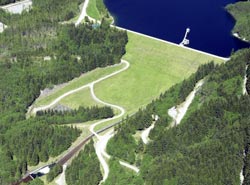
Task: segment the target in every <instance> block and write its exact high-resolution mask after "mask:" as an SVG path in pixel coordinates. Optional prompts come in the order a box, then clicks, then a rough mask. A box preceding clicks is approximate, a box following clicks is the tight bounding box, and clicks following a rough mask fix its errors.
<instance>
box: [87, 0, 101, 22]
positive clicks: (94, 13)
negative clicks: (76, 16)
mask: <svg viewBox="0 0 250 185" xmlns="http://www.w3.org/2000/svg"><path fill="white" fill-rule="evenodd" d="M87 14H88V15H89V16H90V17H92V18H94V19H96V20H100V19H101V14H100V12H99V10H98V9H97V7H96V0H89V4H88V7H87Z"/></svg>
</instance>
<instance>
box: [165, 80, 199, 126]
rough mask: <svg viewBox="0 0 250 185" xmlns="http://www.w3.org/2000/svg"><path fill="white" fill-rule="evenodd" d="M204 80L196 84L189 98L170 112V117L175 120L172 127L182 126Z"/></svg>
mask: <svg viewBox="0 0 250 185" xmlns="http://www.w3.org/2000/svg"><path fill="white" fill-rule="evenodd" d="M203 83H204V80H200V81H199V82H197V83H196V85H195V88H194V90H193V91H192V92H191V93H190V94H189V95H188V96H187V98H186V100H185V101H184V102H183V103H181V104H180V105H178V106H174V107H172V108H170V109H169V110H168V115H169V116H170V117H172V118H173V120H174V121H173V123H172V124H171V125H172V126H175V125H178V124H180V122H181V120H182V118H183V117H184V116H185V114H186V112H187V110H188V107H189V106H190V104H191V103H192V101H193V99H194V97H195V94H196V92H197V91H198V90H199V88H200V87H201V86H202V85H203Z"/></svg>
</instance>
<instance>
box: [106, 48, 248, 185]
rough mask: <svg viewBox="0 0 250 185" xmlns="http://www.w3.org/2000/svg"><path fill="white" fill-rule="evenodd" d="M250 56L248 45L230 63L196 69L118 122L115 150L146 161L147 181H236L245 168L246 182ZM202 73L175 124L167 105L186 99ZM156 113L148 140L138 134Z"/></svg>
mask: <svg viewBox="0 0 250 185" xmlns="http://www.w3.org/2000/svg"><path fill="white" fill-rule="evenodd" d="M249 62H250V50H242V51H239V52H237V53H235V54H234V55H233V56H232V57H231V60H230V61H228V62H227V63H226V64H222V65H220V66H214V65H213V64H212V63H210V64H209V65H205V66H202V67H200V68H199V70H198V72H197V73H196V74H194V75H193V76H191V77H190V78H189V79H187V80H185V81H184V82H182V83H181V84H177V85H175V86H173V87H172V88H170V89H169V90H168V91H166V92H165V93H164V94H162V95H161V96H160V97H159V98H158V99H157V100H154V101H153V102H152V103H151V104H149V105H148V106H147V107H146V109H145V110H140V111H139V112H138V113H137V114H135V115H134V116H132V117H131V118H127V119H126V120H125V121H124V123H123V124H122V125H120V126H118V127H117V128H116V132H117V134H116V135H115V137H114V138H112V139H111V141H110V142H109V143H108V147H107V149H108V152H109V154H111V155H113V156H116V157H119V158H120V159H123V160H127V161H128V162H130V163H133V164H136V165H137V166H140V170H141V174H140V175H141V177H142V179H143V181H144V182H145V183H146V184H169V185H173V184H178V185H179V184H209V185H210V184H211V185H212V184H235V185H236V184H240V178H239V177H240V171H241V170H242V169H244V171H243V173H244V176H245V181H244V184H249V182H250V181H249V180H250V179H249V177H250V166H249V156H250V154H249V124H250V121H249V120H250V117H249V115H250V98H249V96H248V95H245V96H243V95H242V84H243V79H244V76H245V73H246V70H245V69H246V65H249ZM248 72H249V71H248ZM202 78H204V80H205V84H204V85H203V87H202V89H201V90H200V91H199V92H198V93H197V96H196V98H195V99H194V101H193V103H192V104H191V106H190V108H189V110H188V112H187V114H186V116H185V117H184V119H183V120H182V122H181V124H180V125H178V126H176V127H174V128H170V127H169V124H170V123H171V121H172V120H171V118H170V117H169V116H168V115H167V110H168V109H169V108H171V107H172V106H174V105H178V104H179V103H180V102H182V101H183V100H184V99H185V98H184V99H183V97H185V96H186V95H187V94H188V92H191V90H192V88H193V87H194V85H195V83H196V82H197V80H199V79H202ZM248 81H249V79H248ZM183 92H186V93H187V94H183ZM248 93H249V91H248ZM152 114H154V115H158V116H159V117H160V119H159V120H157V121H156V123H155V128H154V129H153V130H152V131H151V133H150V139H151V140H152V141H151V142H150V143H149V144H148V145H143V144H142V142H141V141H140V140H139V141H138V140H136V139H135V138H134V134H135V133H136V132H137V131H139V130H141V129H142V128H143V127H148V126H149V122H151V123H152V122H153V120H152V118H151V120H150V117H151V115H152ZM142 124H145V125H144V126H138V125H142ZM118 145H119V147H118ZM244 151H245V152H246V157H244V154H243V153H244ZM243 167H244V168H243ZM127 178H129V176H127ZM138 182H139V181H138ZM116 184H123V183H122V182H121V183H119V182H117V183H116ZM141 184H143V183H141Z"/></svg>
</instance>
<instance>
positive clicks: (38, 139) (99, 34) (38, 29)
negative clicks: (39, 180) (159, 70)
mask: <svg viewBox="0 0 250 185" xmlns="http://www.w3.org/2000/svg"><path fill="white" fill-rule="evenodd" d="M80 3H82V1H79V0H70V1H69V0H62V1H50V0H33V5H32V9H31V10H30V11H29V12H23V13H22V14H20V15H14V14H13V15H12V14H9V13H7V12H5V11H3V10H1V9H0V20H1V22H3V23H4V24H6V25H8V28H7V29H6V30H5V31H4V32H3V33H1V34H0V74H1V75H2V76H4V78H0V142H1V145H0V158H1V160H0V184H10V183H13V182H15V181H17V180H18V179H20V177H21V176H22V175H23V174H24V173H26V170H27V168H29V166H34V165H37V164H38V163H39V162H46V161H47V160H48V159H49V158H51V157H56V156H58V155H59V154H60V153H61V152H63V151H64V150H66V149H67V148H68V147H69V146H70V145H71V143H72V142H73V141H74V140H75V139H76V138H77V137H78V136H79V134H80V131H79V130H78V129H76V128H73V127H69V126H62V125H61V124H63V123H69V120H70V121H72V120H73V121H77V122H78V121H82V120H86V119H89V118H86V117H88V116H89V115H91V116H92V117H91V119H95V118H97V117H98V118H100V117H110V116H113V111H112V110H111V109H110V108H106V107H104V108H81V110H79V111H78V110H75V111H73V112H72V113H71V114H72V115H70V113H65V116H62V117H64V119H62V118H59V115H58V114H61V113H53V115H47V116H45V115H44V116H42V115H41V116H38V117H36V118H31V119H26V112H27V109H28V107H29V106H30V105H31V104H32V103H33V102H34V100H35V99H36V98H37V97H38V96H39V94H40V90H42V89H45V88H46V87H50V86H52V85H54V84H60V83H63V82H66V81H69V80H71V79H73V78H74V77H78V76H79V75H81V74H82V73H85V72H87V71H89V70H92V69H94V68H96V67H105V66H107V65H111V64H114V63H119V62H120V58H121V56H122V55H123V54H124V53H125V45H126V43H127V34H126V32H124V31H119V30H117V29H116V28H110V27H109V26H108V24H107V22H106V21H105V20H103V21H102V23H101V24H99V25H98V26H93V25H95V24H94V23H92V22H86V23H85V24H84V25H80V26H78V27H77V28H76V27H75V26H74V25H73V24H70V23H67V24H66V22H67V21H69V20H70V19H71V18H73V17H75V16H76V15H77V14H78V13H79V8H78V6H79V4H80ZM62 23H64V24H62ZM72 33H73V34H72ZM66 51H67V52H66ZM46 56H50V57H51V60H44V58H45V57H46ZM84 111H86V112H84ZM91 111H92V112H91ZM80 112H81V113H80ZM47 114H48V113H47ZM50 114H52V113H50ZM77 114H78V115H77ZM73 115H77V116H76V117H74V116H73ZM45 117H47V118H46V119H45ZM60 117H61V116H60ZM80 117H81V118H80ZM53 119H56V120H57V121H56V123H57V124H60V125H58V126H57V124H55V123H52V120H53ZM44 135H47V136H48V137H46V138H44ZM10 174H11V175H10Z"/></svg>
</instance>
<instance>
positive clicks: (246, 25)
mask: <svg viewBox="0 0 250 185" xmlns="http://www.w3.org/2000/svg"><path fill="white" fill-rule="evenodd" d="M226 9H227V10H228V12H229V13H230V14H231V15H232V16H233V17H234V19H235V20H236V25H235V27H234V28H233V31H232V32H233V34H234V35H235V36H236V37H239V38H240V39H242V40H244V41H247V42H250V2H249V1H245V2H243V1H241V2H237V3H235V4H230V5H228V6H227V7H226Z"/></svg>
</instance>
